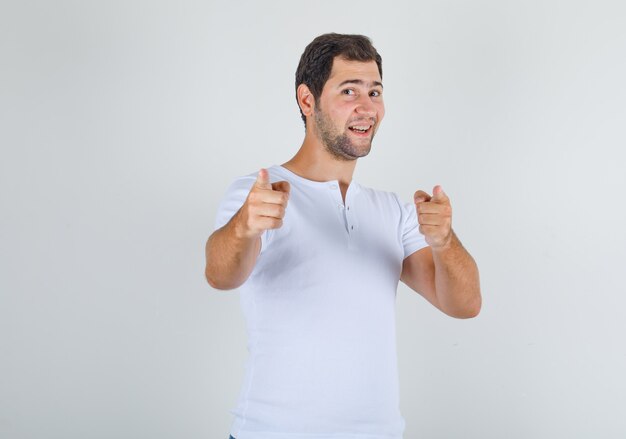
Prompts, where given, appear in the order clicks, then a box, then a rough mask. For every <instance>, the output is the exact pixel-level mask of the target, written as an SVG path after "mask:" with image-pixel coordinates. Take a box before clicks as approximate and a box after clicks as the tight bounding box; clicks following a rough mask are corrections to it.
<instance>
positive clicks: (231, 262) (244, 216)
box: [204, 169, 290, 290]
mask: <svg viewBox="0 0 626 439" xmlns="http://www.w3.org/2000/svg"><path fill="white" fill-rule="evenodd" d="M289 190H290V187H289V183H288V182H286V181H279V182H276V183H271V184H270V182H269V175H268V173H267V170H265V169H261V171H260V172H259V175H258V177H257V180H256V182H255V183H254V184H253V185H252V189H250V193H249V194H248V197H247V198H246V200H245V201H244V203H243V205H242V206H241V208H240V209H239V210H238V211H237V212H236V213H235V214H234V215H233V217H232V218H231V219H230V221H228V223H226V224H225V225H224V226H223V227H221V228H219V229H217V230H216V231H215V232H213V233H212V234H211V236H209V239H208V240H207V243H206V248H205V255H206V268H205V270H204V275H205V277H206V279H207V282H208V283H209V285H211V286H212V287H213V288H217V289H220V290H231V289H233V288H237V287H239V286H240V285H241V284H243V283H244V282H245V281H246V279H248V276H250V273H251V272H252V269H253V268H254V265H255V263H256V260H257V256H258V255H259V252H260V251H261V235H262V234H263V232H264V231H265V230H268V229H276V228H279V227H281V226H282V224H283V217H284V215H285V209H286V207H287V201H288V199H289Z"/></svg>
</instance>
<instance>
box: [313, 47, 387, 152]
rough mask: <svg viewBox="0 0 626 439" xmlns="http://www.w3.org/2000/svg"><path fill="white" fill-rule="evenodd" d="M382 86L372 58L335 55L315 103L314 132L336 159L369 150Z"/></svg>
mask: <svg viewBox="0 0 626 439" xmlns="http://www.w3.org/2000/svg"><path fill="white" fill-rule="evenodd" d="M382 93H383V86H382V83H381V78H380V74H379V73H378V66H377V65H376V62H375V61H368V62H360V61H346V60H343V59H341V58H335V60H334V62H333V68H332V70H331V73H330V77H329V78H328V81H326V84H324V89H323V90H322V95H321V96H320V97H319V99H318V100H317V102H316V104H315V110H314V113H313V117H314V120H315V127H314V128H315V133H316V134H317V136H318V137H319V139H320V140H321V142H322V144H323V145H324V147H325V148H326V150H328V152H330V153H331V154H332V155H333V156H335V157H336V158H337V159H339V160H355V159H357V158H359V157H364V156H366V155H367V154H369V152H370V149H371V147H372V140H373V139H374V134H375V133H376V130H377V129H378V126H379V125H380V122H381V121H382V119H383V116H384V115H385V105H384V103H383V95H382Z"/></svg>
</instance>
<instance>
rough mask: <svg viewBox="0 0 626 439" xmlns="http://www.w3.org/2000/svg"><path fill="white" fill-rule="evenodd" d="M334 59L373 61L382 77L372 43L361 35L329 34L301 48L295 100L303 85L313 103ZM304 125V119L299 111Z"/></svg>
mask: <svg viewBox="0 0 626 439" xmlns="http://www.w3.org/2000/svg"><path fill="white" fill-rule="evenodd" d="M335 57H339V58H341V59H344V60H346V61H361V62H367V61H375V62H376V65H377V67H378V74H379V75H380V79H381V80H382V78H383V60H382V58H381V56H380V55H379V54H378V52H377V51H376V49H375V48H374V46H373V45H372V42H371V41H370V39H369V38H367V37H366V36H364V35H344V34H336V33H329V34H324V35H320V36H319V37H317V38H315V39H314V40H313V41H311V43H309V45H308V46H306V48H305V49H304V53H302V56H301V57H300V63H299V64H298V69H297V70H296V100H298V96H297V92H298V86H299V85H300V84H304V85H306V86H307V87H308V88H309V90H311V94H312V95H313V98H314V99H315V100H316V101H317V100H319V97H320V96H321V94H322V90H323V88H324V84H326V81H328V77H329V76H330V72H331V70H332V68H333V61H334V60H335ZM300 115H301V116H302V120H303V121H304V126H306V117H305V115H304V114H303V113H302V109H300Z"/></svg>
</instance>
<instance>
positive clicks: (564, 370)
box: [0, 0, 626, 439]
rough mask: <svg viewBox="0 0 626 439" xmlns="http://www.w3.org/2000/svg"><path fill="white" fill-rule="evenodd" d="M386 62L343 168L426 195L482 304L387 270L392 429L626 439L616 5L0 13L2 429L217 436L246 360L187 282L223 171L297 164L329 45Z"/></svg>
mask: <svg viewBox="0 0 626 439" xmlns="http://www.w3.org/2000/svg"><path fill="white" fill-rule="evenodd" d="M331 31H334V32H342V33H362V34H365V35H368V36H370V37H371V38H372V40H373V42H374V44H375V46H376V47H377V49H378V50H379V52H380V53H381V55H382V57H383V70H384V76H383V77H384V83H385V102H386V109H387V113H386V117H385V120H384V122H383V124H382V126H381V128H380V130H379V132H378V134H377V137H376V139H375V141H374V144H373V148H372V152H371V153H370V155H369V156H368V157H366V158H363V159H361V160H359V163H358V165H357V168H356V172H355V176H354V178H355V180H357V181H359V182H360V183H361V184H363V185H366V186H370V187H374V188H378V189H383V190H391V191H395V192H397V193H398V194H399V195H401V196H402V197H403V198H404V199H405V200H407V201H410V200H411V199H412V194H413V192H414V191H415V190H417V189H424V190H426V191H428V192H430V191H432V187H433V186H434V185H435V184H441V185H442V186H443V188H444V189H445V190H446V192H447V193H448V195H449V196H450V197H451V200H452V205H453V208H454V216H453V227H454V228H455V230H456V231H457V233H458V235H459V236H460V238H461V241H462V242H463V243H464V244H465V246H466V247H467V248H468V249H469V250H470V252H471V253H472V254H473V256H474V257H475V259H476V261H477V262H478V265H479V268H480V274H481V284H482V292H483V309H482V312H481V314H480V315H479V316H478V317H477V318H476V319H472V320H455V319H452V318H450V317H447V316H445V315H444V314H442V313H440V312H439V311H437V310H436V309H435V308H433V307H432V306H431V305H429V304H428V303H427V302H426V301H425V300H424V299H422V298H421V296H419V295H418V294H416V293H414V292H412V291H411V290H409V289H408V288H407V287H406V286H404V285H403V284H401V286H400V288H399V290H398V302H397V312H398V351H399V367H400V370H399V372H400V385H401V411H402V414H403V415H404V417H405V419H406V421H407V428H406V434H405V439H418V438H419V439H421V438H429V439H431V438H432V439H434V438H477V439H478V438H480V439H487V438H493V439H500V438H508V439H526V438H533V439H535V438H541V439H543V438H546V439H548V438H550V439H552V438H581V439H582V438H590V437H593V438H605V439H606V438H623V437H626V417H624V413H625V407H626V396H625V395H626V379H625V378H624V371H625V370H626V343H625V342H624V334H626V323H625V322H624V320H625V319H624V317H623V316H624V309H625V307H626V299H625V297H624V296H625V293H626V288H625V287H624V281H623V276H622V273H623V270H624V268H623V267H624V262H625V261H626V250H625V248H626V236H625V232H624V224H625V223H626V214H625V213H626V209H625V208H624V201H623V193H624V190H626V178H625V173H624V171H623V167H624V165H623V160H624V155H623V154H622V152H623V150H624V148H625V147H626V131H625V128H624V127H625V121H626V87H625V82H624V78H626V6H625V4H624V3H623V2H622V1H612V2H611V1H594V2H591V1H587V2H582V1H556V0H542V1H517V2H512V1H501V0H483V1H462V0H451V1H445V2H443V1H408V0H407V1H402V2H388V3H384V2H374V1H361V2H339V3H337V2H336V1H332V2H331V1H322V2H311V3H300V2H288V1H284V2H210V1H209V2H207V1H171V2H165V1H147V0H146V1H107V2H104V1H102V2H93V1H56V2H49V1H19V2H18V1H14V2H10V1H3V2H2V3H1V6H0V64H1V67H0V145H1V148H2V155H1V157H2V158H1V160H0V202H1V214H0V239H1V246H0V248H1V253H0V258H1V259H0V270H1V275H0V294H1V295H0V300H1V302H0V355H1V357H0V437H2V438H11V439H21V438H28V439H31V438H64V439H67V438H81V439H84V438H147V437H150V438H155V439H156V438H211V439H212V438H217V439H219V438H224V439H226V438H227V437H228V429H229V427H230V423H231V421H232V418H231V415H230V413H229V412H228V411H229V409H231V408H232V407H233V406H234V404H235V401H236V397H237V393H238V391H239V386H240V384H241V379H242V378H243V372H244V370H243V365H244V361H245V358H246V355H247V351H246V339H245V333H244V330H245V329H244V321H243V317H242V314H241V312H240V309H239V293H238V292H237V291H236V290H234V291H217V290H213V289H211V288H210V287H209V285H208V284H207V283H206V281H205V279H204V273H203V271H204V263H205V260H204V244H205V241H206V239H207V237H208V236H209V234H210V233H211V231H212V226H213V221H214V217H215V212H216V208H217V203H218V201H219V199H220V197H221V196H222V194H223V193H224V191H225V189H226V187H227V186H228V184H229V183H230V182H231V181H232V179H233V178H234V177H236V176H238V175H243V174H247V173H250V172H254V171H256V170H258V169H259V168H260V167H267V166H270V165H272V164H280V163H283V162H285V161H287V160H288V159H289V158H291V157H292V155H293V154H295V152H296V151H297V149H298V147H299V146H300V142H301V140H302V137H303V134H304V130H303V126H302V122H301V120H300V116H299V112H298V109H297V106H296V102H295V97H294V84H293V81H294V73H295V69H296V66H297V63H298V60H299V57H300V54H301V53H302V51H303V50H304V47H305V46H306V45H307V44H308V43H309V42H310V41H311V40H312V39H313V38H314V37H315V36H317V35H319V34H322V33H325V32H331Z"/></svg>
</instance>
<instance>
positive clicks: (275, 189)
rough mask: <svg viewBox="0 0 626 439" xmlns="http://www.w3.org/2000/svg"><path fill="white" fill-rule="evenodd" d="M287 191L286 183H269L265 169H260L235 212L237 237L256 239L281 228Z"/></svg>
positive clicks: (287, 195) (287, 196)
mask: <svg viewBox="0 0 626 439" xmlns="http://www.w3.org/2000/svg"><path fill="white" fill-rule="evenodd" d="M289 191H290V186H289V182H288V181H284V180H283V181H277V182H276V183H270V180H269V174H268V172H267V169H261V170H260V171H259V174H258V175H257V179H256V181H255V182H254V184H253V185H252V189H250V193H249V194H248V197H247V198H246V201H245V202H244V203H243V206H241V209H239V211H238V212H237V218H236V227H235V230H236V234H237V236H239V237H240V238H248V239H250V238H257V237H260V236H261V235H262V234H263V232H264V231H265V230H267V229H277V228H279V227H281V226H282V225H283V217H284V216H285V209H286V208H287V202H288V200H289Z"/></svg>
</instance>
